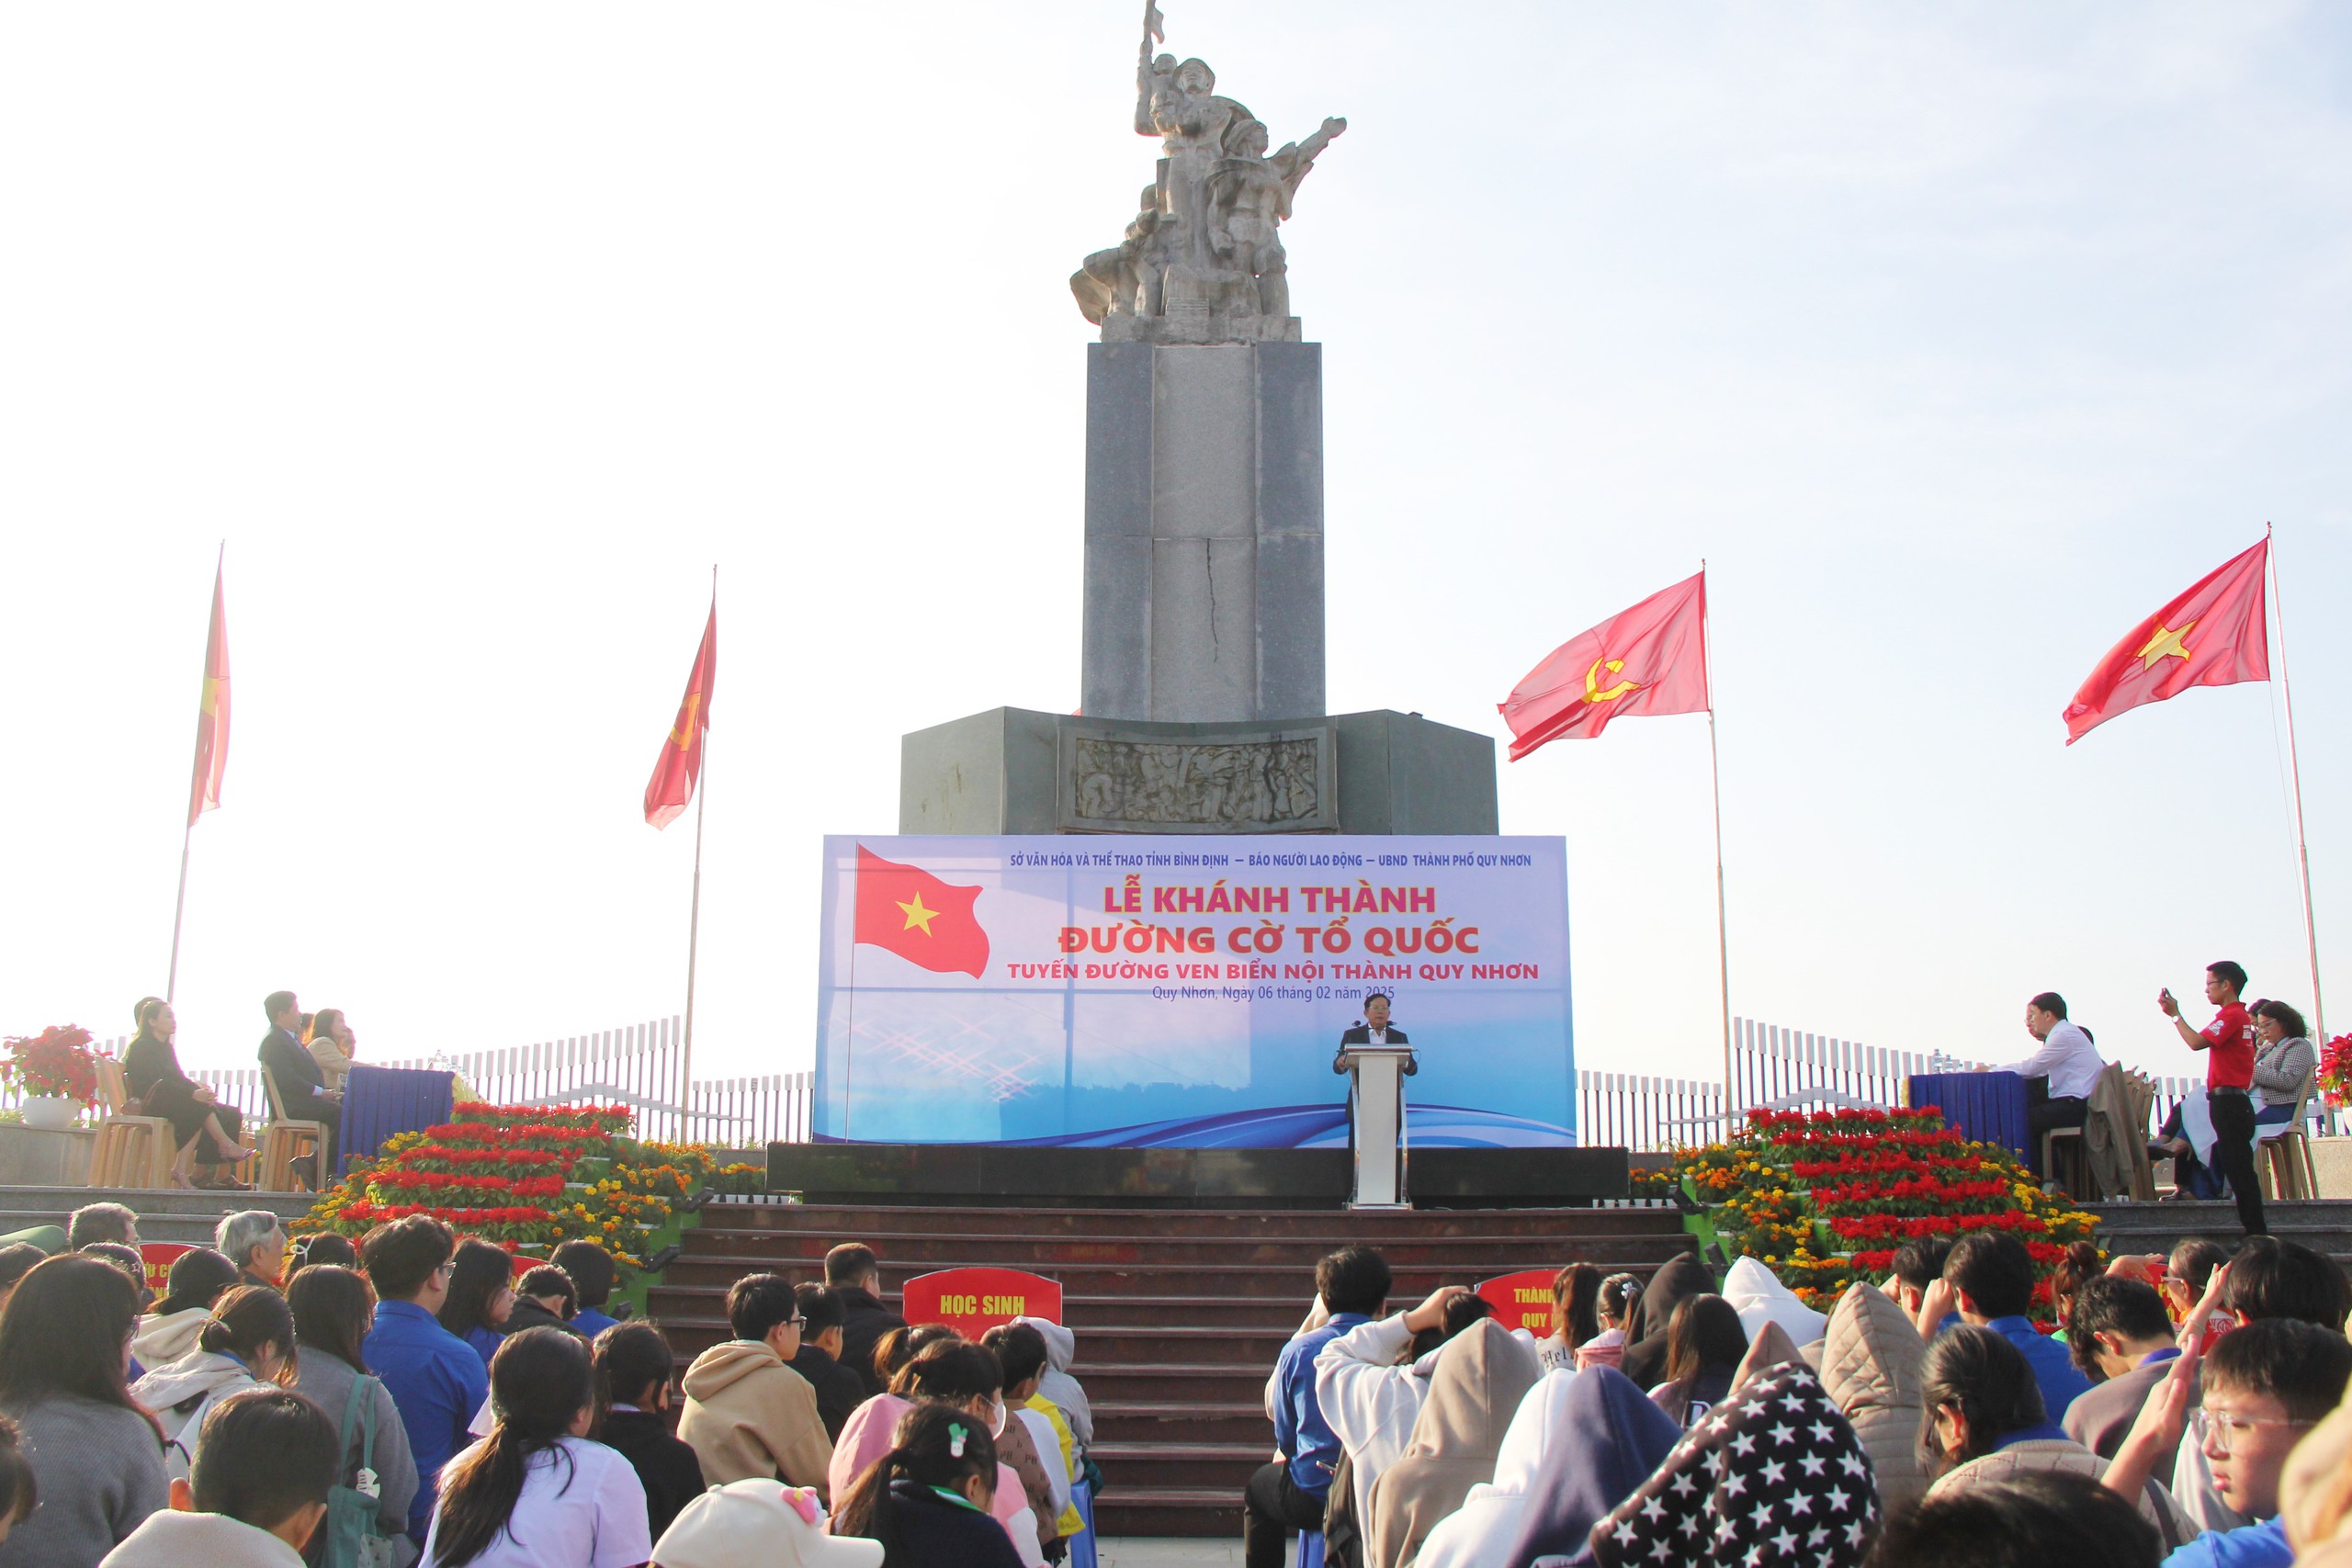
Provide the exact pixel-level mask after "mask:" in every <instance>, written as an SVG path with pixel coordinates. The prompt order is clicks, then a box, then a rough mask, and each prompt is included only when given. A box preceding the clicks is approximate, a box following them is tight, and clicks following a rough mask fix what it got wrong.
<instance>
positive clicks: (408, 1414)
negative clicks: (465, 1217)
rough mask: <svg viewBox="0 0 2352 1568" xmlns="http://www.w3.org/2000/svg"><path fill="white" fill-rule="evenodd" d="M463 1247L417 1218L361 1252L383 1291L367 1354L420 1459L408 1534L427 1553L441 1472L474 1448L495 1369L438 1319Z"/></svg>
mask: <svg viewBox="0 0 2352 1568" xmlns="http://www.w3.org/2000/svg"><path fill="white" fill-rule="evenodd" d="M457 1241H458V1238H457V1234H456V1233H455V1232H453V1231H452V1230H450V1228H449V1227H448V1226H447V1225H445V1224H442V1223H441V1222H440V1221H439V1220H436V1219H434V1218H432V1217H431V1216H429V1215H425V1214H411V1215H409V1216H408V1217H407V1218H406V1219H401V1220H395V1221H393V1222H392V1223H391V1224H386V1225H379V1226H377V1227H376V1228H375V1229H374V1230H372V1231H370V1232H368V1236H367V1239H366V1240H364V1241H362V1242H361V1243H360V1245H359V1261H360V1266H361V1267H362V1268H363V1269H366V1270H367V1271H368V1282H369V1283H370V1284H372V1285H374V1286H375V1287H376V1326H375V1328H374V1329H373V1330H372V1331H371V1332H370V1333H369V1334H368V1338H367V1341H366V1343H365V1344H364V1345H363V1346H362V1347H361V1351H362V1353H363V1354H364V1355H366V1357H367V1358H368V1370H369V1371H372V1372H374V1373H375V1374H376V1375H377V1376H378V1377H379V1378H381V1379H382V1380H383V1381H384V1387H385V1388H386V1389H388V1390H390V1393H391V1396H392V1405H393V1407H394V1408H395V1409H397V1410H398V1411H399V1412H400V1413H401V1426H402V1427H405V1428H407V1430H408V1446H409V1451H410V1452H411V1453H412V1454H413V1455H414V1456H415V1458H416V1496H415V1497H414V1499H413V1500H412V1501H411V1502H410V1504H409V1506H408V1533H409V1538H410V1539H411V1540H414V1541H415V1542H416V1544H417V1545H418V1546H419V1547H422V1546H424V1534H425V1528H426V1527H427V1526H428V1525H429V1524H431V1523H432V1520H433V1505H434V1501H435V1498H437V1497H438V1496H439V1495H440V1480H441V1467H442V1466H443V1465H444V1464H447V1462H448V1461H449V1460H450V1458H451V1457H452V1456H453V1455H455V1454H456V1453H457V1452H458V1450H460V1449H462V1448H464V1447H466V1446H467V1445H468V1444H469V1443H470V1442H472V1441H473V1438H472V1436H471V1435H470V1434H469V1433H468V1432H467V1430H466V1427H468V1425H469V1424H470V1423H471V1422H472V1420H473V1418H474V1412H476V1411H477V1410H480V1409H481V1404H482V1401H484V1400H486V1399H488V1398H489V1397H490V1369H489V1368H487V1367H485V1366H483V1365H482V1360H481V1357H480V1356H478V1355H476V1354H475V1353H474V1349H473V1347H471V1346H470V1345H468V1344H467V1343H466V1342H465V1341H464V1340H462V1339H460V1338H458V1337H457V1336H456V1335H454V1334H452V1333H450V1332H449V1331H448V1330H447V1329H446V1328H444V1327H442V1326H441V1324H440V1320H439V1319H438V1318H437V1317H435V1315H434V1314H435V1313H437V1312H439V1311H440V1309H441V1304H442V1303H443V1302H444V1301H446V1300H447V1297H448V1294H449V1274H450V1270H451V1268H452V1267H453V1262H452V1260H453V1259H454V1258H456V1256H457V1250H458V1246H457Z"/></svg>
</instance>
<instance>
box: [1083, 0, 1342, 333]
mask: <svg viewBox="0 0 2352 1568" xmlns="http://www.w3.org/2000/svg"><path fill="white" fill-rule="evenodd" d="M1165 36H1166V35H1165V33H1164V31H1163V30H1162V28H1161V26H1160V19H1159V9H1158V7H1157V6H1151V5H1146V6H1145V7H1144V37H1143V48H1142V51H1141V54H1140V56H1139V58H1138V61H1137V63H1136V119H1135V129H1136V134H1137V135H1138V136H1158V137H1159V139H1160V148H1161V151H1162V152H1163V153H1164V154H1165V155H1164V156H1163V157H1162V158H1161V159H1160V160H1159V177H1158V178H1157V179H1155V180H1154V181H1153V182H1152V184H1150V185H1149V186H1146V187H1145V188H1144V192H1143V196H1142V198H1141V201H1140V204H1139V210H1138V211H1137V212H1136V216H1135V219H1134V220H1132V221H1131V222H1129V223H1128V225H1127V230H1126V235H1125V238H1124V239H1123V240H1122V241H1121V242H1120V243H1119V244H1117V245H1116V246H1114V247H1113V248H1112V249H1110V250H1104V251H1097V252H1095V253H1094V254H1092V255H1091V256H1088V257H1087V258H1086V260H1085V262H1084V263H1083V264H1082V265H1080V268H1079V270H1078V271H1077V272H1076V273H1074V274H1072V275H1071V276H1070V280H1069V286H1070V291H1071V293H1073V294H1074V295H1076V296H1077V298H1078V308H1079V310H1080V313H1081V314H1083V315H1084V316H1085V317H1086V319H1087V320H1088V321H1091V322H1093V323H1095V324H1096V325H1098V326H1100V327H1101V328H1102V329H1103V342H1105V343H1184V344H1216V343H1258V342H1267V341H1272V342H1291V343H1295V342H1297V341H1298V339H1299V324H1298V319H1297V318H1296V317H1295V316H1293V315H1292V314H1291V313H1290V279H1289V267H1288V264H1287V261H1286V259H1285V257H1284V254H1283V243H1282V235H1281V231H1280V225H1281V224H1282V223H1283V221H1284V220H1287V219H1288V218H1289V217H1290V215H1291V203H1292V201H1293V198H1295V197H1296V196H1297V194H1298V186H1299V182H1300V181H1302V180H1304V179H1305V178H1306V174H1307V171H1308V170H1309V169H1311V168H1313V167H1314V166H1315V160H1316V158H1317V156H1318V155H1319V154H1320V153H1321V152H1322V151H1323V149H1324V148H1325V147H1327V146H1329V145H1330V142H1331V139H1332V138H1333V137H1335V136H1337V135H1339V134H1340V132H1341V131H1343V130H1347V128H1348V122H1347V121H1346V120H1344V119H1326V120H1325V121H1324V122H1323V125H1322V128H1321V129H1320V130H1317V131H1316V132H1315V133H1314V134H1313V135H1311V136H1308V137H1307V138H1306V139H1305V140H1304V141H1292V142H1285V143H1284V144H1283V147H1282V149H1281V150H1280V151H1279V152H1272V153H1271V154H1270V153H1269V152H1267V151H1266V149H1267V147H1268V145H1269V144H1270V143H1271V142H1272V135H1271V133H1269V132H1268V130H1266V127H1265V125H1264V124H1263V123H1262V122H1261V121H1260V120H1259V119H1258V118H1257V117H1256V116H1254V115H1252V114H1251V113H1250V110H1249V109H1248V108H1247V107H1244V106H1243V105H1241V104H1239V103H1237V102H1236V101H1235V100H1233V99H1231V98H1226V97H1219V96H1217V94H1216V72H1214V71H1212V70H1210V69H1209V67H1208V65H1207V63H1206V62H1204V61H1201V60H1197V59H1194V60H1186V61H1182V62H1179V61H1178V60H1177V59H1176V57H1175V56H1174V55H1172V54H1163V55H1159V56H1158V57H1157V58H1155V57H1154V56H1153V54H1152V52H1151V46H1152V43H1153V40H1154V39H1159V38H1164V37H1165Z"/></svg>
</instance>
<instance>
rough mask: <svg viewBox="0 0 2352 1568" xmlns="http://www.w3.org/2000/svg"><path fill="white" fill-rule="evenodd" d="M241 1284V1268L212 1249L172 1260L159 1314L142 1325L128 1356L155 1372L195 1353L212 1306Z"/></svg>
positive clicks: (158, 1305)
mask: <svg viewBox="0 0 2352 1568" xmlns="http://www.w3.org/2000/svg"><path fill="white" fill-rule="evenodd" d="M236 1282H237V1266H236V1265H235V1264H233V1263H232V1262H230V1261H229V1259H228V1258H227V1256H226V1255H224V1254H222V1253H218V1252H215V1251H213V1250H212V1249H211V1248H210V1247H189V1248H188V1249H187V1251H186V1252H183V1253H181V1254H180V1255H179V1256H178V1257H177V1258H174V1259H172V1277H171V1282H170V1289H169V1291H168V1292H166V1293H165V1294H164V1299H163V1300H162V1301H159V1302H157V1303H155V1310H154V1311H153V1312H151V1313H149V1314H146V1315H145V1316H144V1317H141V1319H140V1320H139V1328H138V1331H137V1332H136V1333H134V1334H132V1335H131V1337H130V1355H131V1359H133V1360H136V1361H137V1362H138V1363H139V1365H140V1366H141V1368H142V1369H146V1370H148V1371H153V1370H154V1369H155V1368H158V1367H163V1366H167V1365H169V1364H170V1363H172V1362H174V1361H176V1360H178V1359H180V1358H181V1357H182V1356H185V1355H187V1353H188V1352H189V1351H191V1350H193V1349H195V1348H196V1337H197V1336H198V1334H199V1333H201V1332H203V1329H204V1325H206V1324H208V1323H209V1322H211V1321H212V1304H213V1303H215V1302H217V1301H219V1300H220V1292H223V1291H225V1290H227V1289H228V1288H229V1287H230V1286H232V1285H233V1284H235V1283H236Z"/></svg>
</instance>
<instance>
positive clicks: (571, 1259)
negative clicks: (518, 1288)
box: [548, 1241, 620, 1339]
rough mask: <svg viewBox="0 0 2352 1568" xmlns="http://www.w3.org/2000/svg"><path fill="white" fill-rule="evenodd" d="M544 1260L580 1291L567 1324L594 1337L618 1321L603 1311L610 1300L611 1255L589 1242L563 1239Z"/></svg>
mask: <svg viewBox="0 0 2352 1568" xmlns="http://www.w3.org/2000/svg"><path fill="white" fill-rule="evenodd" d="M548 1262H550V1263H552V1264H554V1265H555V1266H556V1267H557V1268H559V1269H562V1270H563V1271H564V1272H565V1273H567V1274H569V1275H571V1284H572V1288H573V1289H574V1290H576V1291H578V1292H580V1310H579V1312H578V1313H577V1314H574V1315H573V1317H572V1319H571V1326H572V1328H573V1329H574V1330H576V1331H577V1332H578V1333H580V1334H581V1335H582V1336H583V1337H586V1338H589V1339H594V1338H595V1337H596V1336H598V1335H599V1334H602V1333H603V1332H605V1330H606V1329H607V1328H610V1327H612V1326H613V1325H615V1324H616V1323H618V1322H619V1321H620V1319H619V1318H617V1317H615V1316H613V1315H612V1314H610V1313H608V1312H606V1311H605V1303H606V1302H608V1301H610V1300H612V1299H613V1274H614V1269H613V1255H612V1254H611V1253H609V1252H606V1251H605V1249H604V1248H603V1247H598V1246H597V1245H596V1244H595V1243H594V1242H593V1241H567V1242H565V1243H564V1244H563V1245H562V1246H561V1247H557V1248H556V1249H555V1250H554V1251H553V1252H551V1253H549V1254H548Z"/></svg>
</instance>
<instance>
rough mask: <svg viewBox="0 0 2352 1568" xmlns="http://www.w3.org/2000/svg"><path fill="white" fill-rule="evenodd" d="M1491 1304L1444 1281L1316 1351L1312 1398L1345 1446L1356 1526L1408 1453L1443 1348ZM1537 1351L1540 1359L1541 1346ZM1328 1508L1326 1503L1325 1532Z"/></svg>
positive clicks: (1489, 1313) (1366, 1520)
mask: <svg viewBox="0 0 2352 1568" xmlns="http://www.w3.org/2000/svg"><path fill="white" fill-rule="evenodd" d="M1494 1310H1495V1309H1494V1308H1493V1307H1492V1306H1491V1305H1489V1304H1488V1303H1487V1302H1486V1301H1485V1300H1483V1299H1482V1298H1481V1297H1479V1296H1478V1295H1476V1294H1475V1293H1474V1292H1472V1291H1471V1290H1470V1288H1469V1287H1468V1286H1466V1285H1441V1286H1439V1287H1438V1288H1437V1289H1436V1290H1434V1291H1432V1292H1430V1294H1429V1295H1428V1297H1427V1298H1425V1299H1424V1300H1423V1301H1422V1302H1421V1303H1420V1304H1419V1306H1416V1307H1414V1308H1412V1309H1411V1310H1410V1311H1408V1312H1400V1313H1393V1314H1390V1315H1388V1316H1386V1317H1379V1318H1374V1319H1372V1320H1371V1321H1369V1322H1366V1323H1360V1324H1358V1325H1355V1326H1354V1327H1353V1328H1351V1329H1349V1330H1348V1331H1347V1332H1346V1333H1345V1334H1342V1335H1340V1337H1338V1338H1336V1339H1334V1340H1332V1341H1331V1342H1330V1343H1329V1344H1328V1345H1326V1346H1324V1347H1323V1348H1322V1349H1321V1350H1320V1351H1318V1352H1317V1354H1316V1357H1315V1402H1316V1403H1317V1404H1318V1405H1320V1406H1322V1410H1323V1419H1324V1420H1326V1421H1328V1422H1329V1423H1330V1426H1331V1434H1332V1436H1334V1437H1336V1438H1339V1439H1340V1448H1341V1450H1344V1451H1345V1452H1346V1454H1347V1465H1348V1473H1349V1479H1350V1481H1351V1483H1352V1485H1351V1495H1350V1497H1351V1506H1352V1507H1353V1509H1354V1511H1355V1525H1354V1527H1353V1528H1354V1529H1355V1530H1356V1531H1357V1532H1358V1533H1359V1534H1361V1532H1362V1531H1363V1528H1364V1527H1365V1525H1366V1524H1368V1523H1369V1522H1370V1520H1371V1518H1372V1488H1373V1483H1374V1482H1376V1481H1378V1480H1379V1479H1380V1477H1381V1475H1382V1473H1383V1472H1385V1471H1386V1470H1387V1469H1388V1467H1389V1466H1390V1465H1392V1464H1394V1463H1396V1462H1397V1461H1398V1460H1399V1459H1401V1458H1403V1457H1404V1454H1405V1449H1406V1447H1407V1445H1408V1444H1409V1443H1411V1442H1412V1440H1413V1423H1414V1422H1416V1421H1418V1420H1419V1419H1420V1415H1421V1406H1422V1405H1423V1404H1426V1403H1427V1402H1428V1400H1429V1393H1430V1372H1431V1371H1433V1370H1434V1369H1435V1368H1436V1366H1437V1357H1438V1351H1439V1350H1440V1349H1441V1348H1442V1347H1443V1346H1444V1345H1445V1344H1446V1343H1447V1342H1448V1341H1450V1340H1452V1339H1453V1337H1454V1336H1456V1335H1458V1334H1460V1333H1461V1332H1462V1331H1463V1330H1464V1329H1465V1328H1467V1327H1469V1326H1470V1325H1472V1324H1474V1323H1476V1322H1477V1321H1478V1320H1479V1319H1480V1318H1483V1317H1489V1316H1492V1315H1493V1314H1494ZM1431 1332H1434V1333H1435V1335H1436V1336H1437V1343H1436V1344H1435V1345H1433V1346H1430V1347H1428V1348H1423V1347H1421V1346H1420V1345H1419V1344H1417V1343H1416V1341H1417V1340H1418V1339H1419V1337H1421V1336H1422V1335H1424V1334H1429V1333H1431ZM1415 1351H1420V1354H1419V1355H1418V1356H1417V1355H1415V1354H1414V1352H1415ZM1537 1356H1538V1359H1539V1361H1540V1359H1541V1357H1542V1351H1541V1349H1540V1348H1539V1349H1538V1351H1537ZM1333 1506H1334V1507H1337V1506H1338V1505H1337V1504H1336V1503H1335V1504H1334V1505H1333ZM1331 1511H1332V1510H1331V1509H1326V1510H1325V1524H1324V1528H1325V1531H1326V1533H1327V1534H1329V1533H1331V1529H1332V1527H1331V1523H1330V1514H1331Z"/></svg>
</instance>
